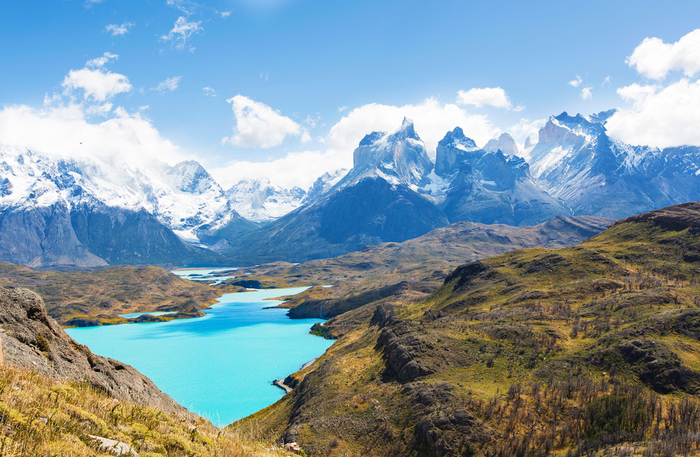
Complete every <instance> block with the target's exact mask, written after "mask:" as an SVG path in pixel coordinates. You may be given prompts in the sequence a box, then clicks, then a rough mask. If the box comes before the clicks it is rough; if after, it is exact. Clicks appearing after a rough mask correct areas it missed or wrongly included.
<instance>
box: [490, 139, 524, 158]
mask: <svg viewBox="0 0 700 457" xmlns="http://www.w3.org/2000/svg"><path fill="white" fill-rule="evenodd" d="M484 150H485V151H488V152H496V151H502V152H503V153H504V154H505V155H509V156H516V155H518V152H519V151H518V145H517V144H516V143H515V140H514V139H513V137H512V136H510V134H508V133H502V134H501V136H499V137H498V138H493V139H491V140H489V142H488V143H486V146H484Z"/></svg>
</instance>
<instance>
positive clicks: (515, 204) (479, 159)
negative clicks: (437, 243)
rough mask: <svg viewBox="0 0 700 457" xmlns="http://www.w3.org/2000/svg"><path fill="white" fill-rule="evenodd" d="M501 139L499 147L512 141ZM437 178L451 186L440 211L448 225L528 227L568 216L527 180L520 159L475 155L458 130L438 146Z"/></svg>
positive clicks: (479, 151) (526, 170)
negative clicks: (469, 224)
mask: <svg viewBox="0 0 700 457" xmlns="http://www.w3.org/2000/svg"><path fill="white" fill-rule="evenodd" d="M504 135H506V134H504ZM504 135H502V136H501V137H500V141H502V142H504V143H505V144H508V138H510V140H511V141H512V138H511V137H510V136H507V135H506V136H504ZM496 145H497V143H496ZM436 172H437V173H438V174H440V175H441V176H442V178H443V180H446V181H448V182H449V186H448V187H447V189H446V190H445V193H444V196H443V197H442V198H441V201H440V203H439V206H440V208H441V209H442V210H443V211H444V212H445V215H446V216H447V217H448V218H449V220H450V221H451V222H458V221H472V222H480V223H485V224H509V225H532V224H538V223H540V222H543V221H546V220H548V219H550V218H552V217H554V216H557V215H562V216H567V215H570V214H571V211H570V210H569V209H568V208H567V207H566V206H565V205H563V204H562V203H561V202H560V201H558V200H557V199H555V198H553V197H551V196H550V195H548V194H547V193H546V192H545V191H544V190H542V189H541V188H540V187H539V186H538V185H537V184H536V183H535V182H534V181H533V180H532V179H531V177H530V170H529V167H528V164H527V163H526V162H525V161H524V160H523V159H521V158H519V157H514V156H512V155H511V156H506V155H504V154H503V152H501V151H500V150H498V149H497V150H496V151H495V152H488V151H486V150H483V149H479V148H477V147H476V144H475V143H474V141H473V140H471V139H470V138H467V137H466V136H465V135H464V132H463V131H462V129H460V128H459V127H457V128H455V129H454V130H453V131H451V132H448V133H447V134H446V135H445V137H444V138H443V139H442V140H441V141H440V143H438V147H437V152H436Z"/></svg>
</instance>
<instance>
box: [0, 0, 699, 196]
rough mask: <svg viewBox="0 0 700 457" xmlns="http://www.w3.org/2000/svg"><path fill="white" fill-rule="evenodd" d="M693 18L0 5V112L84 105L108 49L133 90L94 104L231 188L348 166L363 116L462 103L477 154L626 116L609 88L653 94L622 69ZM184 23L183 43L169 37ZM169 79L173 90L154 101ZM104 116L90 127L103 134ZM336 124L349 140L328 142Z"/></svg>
mask: <svg viewBox="0 0 700 457" xmlns="http://www.w3.org/2000/svg"><path fill="white" fill-rule="evenodd" d="M698 17H700V2H697V1H676V2H666V3H665V4H662V3H661V2H658V1H653V2H652V1H636V2H633V3H632V2H610V1H606V2H604V1H588V2H562V1H556V2H554V1H539V2H521V1H491V2H471V1H434V2H427V1H413V0H402V1H394V0H391V1H376V0H375V1H366V0H353V1H328V0H325V1H303V0H219V1H206V2H205V1H189V0H147V1H143V0H140V1H122V0H102V1H99V2H96V1H94V0H93V1H91V2H89V1H88V2H86V1H85V0H80V1H73V0H62V1H58V0H51V1H46V0H42V1H38V0H33V1H28V0H26V1H25V0H19V1H8V2H2V4H1V5H0V43H2V44H1V45H0V59H1V60H0V61H2V62H3V66H2V71H1V72H0V105H2V106H5V107H7V106H10V105H26V106H29V107H33V108H35V109H37V110H39V109H48V108H46V107H47V106H48V105H47V104H45V96H46V95H47V94H48V96H49V97H51V96H52V95H53V94H57V97H58V96H59V95H60V96H63V97H64V99H63V100H62V101H58V99H57V101H56V103H62V104H66V103H70V102H69V101H68V99H70V98H71V97H73V100H74V102H75V103H87V98H86V97H81V95H80V94H73V95H67V94H66V92H67V91H68V89H67V86H66V85H65V84H64V83H65V79H64V78H66V76H67V75H68V73H69V71H70V70H79V69H81V68H84V67H85V68H88V67H86V62H87V61H88V60H91V59H95V58H97V57H100V56H103V55H104V53H106V52H107V53H111V54H112V55H118V58H111V59H108V60H107V62H106V63H105V64H103V65H102V66H99V65H98V66H94V65H93V67H91V68H93V69H94V68H97V69H100V71H101V72H103V73H113V74H118V75H124V76H125V77H126V78H128V83H129V85H130V88H129V90H124V91H122V92H117V93H115V94H113V95H110V96H108V97H105V98H104V99H103V100H95V97H92V100H91V101H92V102H97V101H100V102H109V103H110V104H112V105H113V106H112V107H111V109H112V110H113V109H115V108H116V107H117V106H119V107H123V108H124V109H125V110H126V111H128V112H129V113H137V112H138V113H140V116H142V117H143V118H144V119H147V121H148V122H150V123H151V124H152V126H153V128H154V129H156V130H157V132H158V134H159V135H161V136H162V137H163V138H164V139H167V140H169V141H170V142H172V143H173V144H174V145H175V146H176V148H177V149H178V150H179V151H180V152H181V153H182V155H184V156H192V157H196V158H197V159H199V160H201V161H202V162H204V163H205V164H206V165H207V166H208V167H210V168H217V167H222V169H221V170H220V171H219V175H220V176H224V174H225V173H227V172H225V171H224V170H225V169H224V168H223V167H224V165H227V164H228V165H229V171H228V173H233V174H232V175H231V176H232V177H231V178H230V179H234V177H235V178H238V177H239V175H240V174H241V172H236V173H234V172H233V171H232V168H231V167H233V168H238V169H246V167H249V168H250V173H251V176H254V175H256V174H260V173H262V171H261V170H262V169H264V168H265V167H262V168H261V167H256V166H251V165H250V163H255V162H265V161H268V162H269V161H274V160H281V159H282V158H284V157H289V154H294V153H301V152H303V151H306V152H312V151H317V152H320V153H323V152H325V151H327V150H328V149H333V150H335V151H336V155H338V154H341V153H342V154H345V157H347V154H349V152H348V151H347V150H346V149H347V148H348V147H349V146H348V144H351V143H350V141H351V140H352V141H354V139H355V137H356V136H357V135H358V134H359V133H358V132H359V131H360V129H366V128H369V127H370V126H371V127H372V128H374V124H372V122H370V121H367V122H361V123H360V124H358V125H355V124H353V126H352V127H349V126H348V124H351V123H352V122H351V121H352V119H349V118H346V116H348V114H349V113H350V112H352V110H353V109H361V107H365V106H368V105H370V104H381V105H387V106H392V107H397V108H401V107H404V106H406V105H412V106H420V105H421V104H422V103H423V102H424V101H425V100H426V99H431V100H432V102H433V103H434V104H437V108H435V107H434V108H435V109H438V110H441V109H442V108H444V106H445V105H456V106H459V109H460V110H462V111H461V112H460V116H464V118H465V119H466V116H481V117H479V119H480V122H481V124H479V125H481V127H478V126H476V124H475V127H474V130H475V131H474V132H473V135H472V136H475V137H476V138H477V139H478V141H479V140H481V142H483V141H485V139H488V138H487V137H488V136H489V135H490V134H495V133H496V132H497V131H500V130H511V129H512V126H514V125H517V124H518V123H521V125H526V124H527V123H528V122H534V121H536V120H541V119H546V118H547V117H548V116H549V115H550V114H558V113H559V112H561V111H564V110H567V111H569V112H571V113H574V112H582V113H585V114H587V113H592V112H597V111H601V110H604V109H608V108H611V107H616V106H621V105H623V104H624V100H622V99H621V97H620V95H619V94H618V92H617V91H618V89H620V88H621V87H627V86H630V85H631V84H634V83H639V84H642V85H643V84H647V83H648V81H649V78H648V77H646V76H645V75H644V74H640V72H639V69H635V68H632V67H631V66H630V65H628V64H627V63H626V58H627V57H628V56H630V55H631V54H632V52H633V51H634V50H635V48H636V47H637V46H639V45H640V43H641V42H642V41H643V40H644V39H645V38H647V37H658V38H660V39H662V40H663V41H664V42H666V43H674V42H677V41H678V40H679V39H680V38H681V37H683V36H685V35H686V34H688V33H689V32H691V31H693V30H694V28H695V27H697V25H698V24H697V18H698ZM179 18H182V19H179ZM177 21H180V25H181V26H184V27H185V28H187V27H190V29H189V30H190V31H191V32H192V33H191V35H188V36H186V35H187V31H184V32H183V33H184V35H183V34H181V33H177V32H171V31H172V30H173V29H174V28H175V27H176V25H177ZM193 24H194V25H193ZM110 25H113V27H112V28H111V29H108V26H110ZM122 31H123V32H124V33H121V34H119V33H120V32H122ZM115 33H117V34H116V35H115ZM169 33H170V38H167V37H168V36H169ZM184 38H186V39H184ZM577 76H578V77H580V80H581V82H580V84H578V85H577V86H576V87H574V86H573V85H570V84H569V82H570V81H574V80H576V78H577ZM168 78H173V79H171V80H170V81H171V84H170V88H167V84H166V85H165V86H161V88H162V90H156V88H157V87H158V85H159V84H160V83H161V82H164V81H166V80H167V79H168ZM606 78H608V79H607V80H606ZM675 78H676V80H678V79H681V78H683V75H676V76H675ZM669 80H670V78H666V79H665V80H664V83H665V84H667V83H668V81H669ZM175 81H177V84H174V82H175ZM71 87H79V86H71ZM164 87H165V88H164ZM205 87H206V88H210V89H211V90H209V89H208V90H207V92H206V93H205V91H204V88H205ZM472 88H500V89H502V91H503V93H505V94H506V95H507V97H508V101H509V105H508V106H505V105H501V106H500V107H496V106H490V105H488V104H486V105H484V106H479V105H478V104H477V105H475V104H473V103H472V104H469V103H466V104H465V103H462V104H457V101H458V92H459V91H468V90H470V89H472ZM584 88H589V89H588V91H589V92H590V97H586V98H584V97H582V91H583V90H584ZM170 89H174V90H170ZM213 94H215V96H212V95H213ZM236 95H241V96H243V97H244V98H241V99H239V101H238V102H237V103H238V105H236V103H230V102H228V101H227V100H229V99H231V98H232V97H234V96H236ZM236 106H239V107H240V108H241V109H243V110H252V111H253V112H257V111H256V110H261V109H264V108H266V107H269V108H270V109H271V110H272V113H273V114H270V116H272V120H271V124H270V125H267V124H266V125H267V126H268V128H269V127H270V126H271V125H272V126H278V125H281V126H282V127H281V128H282V130H284V132H286V133H285V134H283V135H282V136H281V140H280V139H279V138H277V137H275V135H272V136H271V135H270V132H269V130H267V131H266V130H265V129H264V128H263V129H262V130H260V131H259V132H253V133H252V134H250V135H248V136H246V134H243V135H242V136H240V135H239V136H238V137H237V136H236V134H235V132H234V131H233V129H234V127H236V126H237V125H238V124H237V122H238V121H239V119H237V118H235V117H234V112H233V111H232V108H233V107H236ZM416 109H418V108H416ZM398 111H401V110H400V109H398V110H397V112H398ZM406 111H408V113H407V114H409V115H410V114H411V112H412V111H411V110H406ZM414 111H415V110H414ZM112 112H113V111H110V113H112ZM368 112H369V111H358V112H357V113H356V118H359V117H363V119H364V118H367V117H371V116H367V115H365V113H368ZM264 114H265V113H264V112H262V115H263V116H264ZM275 114H277V115H278V116H280V117H284V118H285V119H289V120H291V121H292V123H291V124H290V123H286V121H283V120H281V119H280V118H275V117H274V116H275ZM112 115H113V114H104V113H103V114H100V115H95V114H87V115H86V116H87V122H92V123H99V122H103V121H104V120H105V119H108V118H109V117H110V116H112ZM378 116H379V115H378ZM418 117H420V115H418ZM344 118H346V122H345V124H344V125H345V126H346V127H347V128H348V129H349V130H348V131H351V132H352V133H351V134H350V133H348V134H347V135H345V134H344V133H343V132H340V130H342V129H341V128H340V127H338V128H337V129H336V131H335V133H332V132H331V129H332V128H333V126H336V125H337V124H338V123H339V122H341V121H342V120H343V119H344ZM521 120H522V121H521ZM458 121H459V117H457V118H455V123H457V122H458ZM280 122H281V124H280ZM465 122H467V121H465ZM393 123H396V121H395V120H394V119H393V118H392V121H391V123H389V122H380V121H377V122H376V124H377V125H376V128H382V129H385V128H388V126H389V125H393ZM477 124H478V123H477ZM486 124H488V125H486ZM241 125H242V124H241ZM295 125H296V127H295ZM468 125H469V124H468ZM485 125H486V127H485ZM416 126H417V129H418V133H419V134H421V125H420V123H419V122H418V120H417V121H416ZM248 127H250V128H252V129H255V128H257V127H259V125H257V127H256V125H249V126H248ZM263 127H264V126H263ZM396 127H398V125H396ZM435 128H438V127H435ZM479 128H481V130H478V129H479ZM425 130H429V128H428V127H426V128H425ZM446 130H447V129H445V131H446ZM477 130H478V131H477ZM523 131H524V130H523ZM339 132H340V133H339ZM465 132H466V133H467V134H468V135H469V134H470V132H469V129H465ZM249 133H250V132H249ZM341 133H343V135H345V136H343V138H342V139H340V140H339V139H338V138H339V137H340V136H341ZM366 133H368V132H366ZM426 133H428V132H426ZM329 135H330V136H332V137H333V138H335V143H334V141H331V140H333V138H330V137H329ZM434 135H437V133H435V134H433V136H434ZM516 135H517V133H516ZM428 136H430V135H428ZM522 136H524V133H522V132H521V133H520V137H522ZM224 138H228V139H229V141H222V139H224ZM518 139H519V141H522V140H523V139H524V138H518ZM1 141H2V139H1V138H0V142H1ZM340 149H343V151H341V152H339V150H340ZM350 152H351V151H350ZM290 160H291V159H290ZM309 160H312V161H313V159H309ZM241 161H242V162H243V163H241V164H240V167H239V166H237V165H236V164H239V162H241ZM302 162H303V160H302V159H300V163H302ZM316 162H317V161H316ZM331 162H332V161H329V162H328V163H326V164H325V165H324V166H325V167H326V168H332V164H331ZM333 163H335V162H333ZM338 163H340V162H338ZM345 163H346V164H347V160H345ZM321 168H323V167H321ZM321 168H319V169H318V170H315V172H318V171H322V170H321ZM311 174H313V173H311ZM227 176H228V175H227ZM226 179H228V178H223V180H226ZM309 179H310V178H305V179H302V180H300V183H301V184H305V183H306V181H308V180H309ZM288 181H289V180H288ZM290 182H291V181H290ZM283 184H288V183H283Z"/></svg>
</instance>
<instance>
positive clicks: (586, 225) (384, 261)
mask: <svg viewBox="0 0 700 457" xmlns="http://www.w3.org/2000/svg"><path fill="white" fill-rule="evenodd" d="M612 222H613V221H612V220H610V219H604V218H598V217H590V216H576V217H573V218H561V217H556V218H553V219H551V220H549V221H547V222H545V223H542V224H539V225H537V226H521V227H512V226H508V225H484V224H476V223H473V222H458V223H455V224H450V225H448V226H447V227H443V228H438V229H435V230H432V231H431V232H429V233H427V234H425V235H423V236H420V237H418V238H414V239H411V240H407V241H404V242H403V243H382V244H379V245H376V246H368V247H366V248H364V249H362V250H361V251H357V252H351V253H349V254H345V255H342V256H339V257H335V258H331V259H324V260H314V261H310V262H304V263H301V264H298V265H291V264H285V263H279V262H278V263H274V264H269V265H260V266H257V267H253V268H246V269H245V270H244V271H243V272H244V273H246V274H248V275H250V276H248V278H249V279H257V280H259V281H268V282H277V283H285V284H298V285H314V284H334V286H333V287H331V288H322V287H314V288H312V289H310V290H308V291H306V292H304V293H302V294H301V295H299V296H297V297H294V298H292V299H291V300H289V301H287V302H285V304H284V306H285V307H289V308H291V309H290V311H289V315H290V316H291V317H293V318H299V317H319V316H322V317H325V318H329V317H333V316H336V315H338V314H341V313H344V312H346V311H348V310H350V309H353V308H357V307H360V306H362V305H365V304H367V303H369V302H371V301H375V300H377V299H379V298H380V297H381V296H388V295H391V294H393V293H394V292H395V291H396V290H397V288H403V289H410V288H415V289H418V290H422V291H424V292H432V291H435V290H437V288H438V287H439V286H440V284H441V283H442V281H443V280H444V278H445V277H446V276H447V275H448V274H449V273H450V272H451V271H452V270H454V269H455V268H456V267H457V266H459V265H461V264H463V263H464V262H467V261H471V260H477V259H483V258H486V257H490V256H493V255H498V254H502V253H505V252H508V251H511V250H513V249H521V248H529V247H545V248H561V247H566V246H572V245H575V244H578V243H580V242H581V241H583V240H585V239H587V238H589V237H591V236H593V235H596V234H598V233H600V232H602V231H603V230H605V229H606V228H607V227H608V226H609V225H610V224H611V223H612Z"/></svg>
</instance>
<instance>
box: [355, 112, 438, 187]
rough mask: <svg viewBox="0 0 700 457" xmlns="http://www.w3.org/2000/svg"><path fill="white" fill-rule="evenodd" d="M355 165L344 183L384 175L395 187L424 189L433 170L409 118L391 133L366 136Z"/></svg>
mask: <svg viewBox="0 0 700 457" xmlns="http://www.w3.org/2000/svg"><path fill="white" fill-rule="evenodd" d="M353 164H354V166H353V169H352V170H351V172H350V173H349V174H348V175H347V176H346V177H345V178H344V179H343V181H342V183H343V184H346V183H348V182H357V181H358V180H359V179H361V178H363V177H367V176H380V177H382V178H384V179H386V180H387V181H389V182H391V183H392V184H407V185H418V186H420V185H422V184H425V183H426V182H427V176H428V174H430V172H431V170H432V168H433V163H432V161H431V160H430V158H429V157H428V153H427V151H426V150H425V145H424V144H423V141H422V140H421V139H420V137H419V136H418V134H417V133H416V130H415V127H414V125H413V121H411V120H409V119H407V118H404V120H403V123H402V124H401V127H400V128H399V129H398V130H396V131H395V132H393V133H391V134H386V133H384V132H372V133H371V134H369V135H367V136H365V137H364V138H363V139H362V141H361V142H360V144H359V146H358V147H357V149H355V151H354V153H353Z"/></svg>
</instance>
